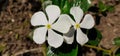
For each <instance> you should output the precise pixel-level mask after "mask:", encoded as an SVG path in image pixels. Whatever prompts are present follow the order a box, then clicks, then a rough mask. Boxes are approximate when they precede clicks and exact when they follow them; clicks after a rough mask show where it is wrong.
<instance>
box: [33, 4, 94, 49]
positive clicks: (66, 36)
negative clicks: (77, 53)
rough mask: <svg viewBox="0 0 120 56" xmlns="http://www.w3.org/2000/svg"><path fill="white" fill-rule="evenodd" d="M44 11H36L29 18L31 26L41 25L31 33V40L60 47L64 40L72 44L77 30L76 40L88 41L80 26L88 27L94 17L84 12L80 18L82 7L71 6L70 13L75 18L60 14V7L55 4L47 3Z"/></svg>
mask: <svg viewBox="0 0 120 56" xmlns="http://www.w3.org/2000/svg"><path fill="white" fill-rule="evenodd" d="M45 11H46V13H45V12H42V11H39V12H36V13H35V14H33V16H32V18H31V24H32V25H33V26H41V27H39V28H36V29H35V30H34V33H33V40H34V41H35V42H36V43H37V44H42V43H44V42H45V41H46V40H47V42H48V44H49V45H50V46H52V47H54V48H58V47H60V46H61V45H62V43H63V42H64V41H65V42H66V43H68V44H72V43H73V40H74V36H75V35H74V33H75V32H77V33H76V40H77V42H78V43H79V44H80V45H84V44H85V43H86V42H88V37H87V35H86V34H84V33H83V32H82V31H81V29H80V28H85V29H90V28H92V27H93V26H94V24H95V23H94V19H93V17H92V16H91V15H90V14H86V15H85V16H84V18H83V19H82V17H83V11H82V9H81V8H80V7H72V8H71V9H70V14H71V15H73V17H74V19H75V20H73V19H71V17H70V16H69V15H67V14H61V11H60V8H59V7H58V6H56V5H48V6H47V7H46V9H45ZM46 14H47V15H46ZM57 32H60V33H62V34H58V33H57Z"/></svg>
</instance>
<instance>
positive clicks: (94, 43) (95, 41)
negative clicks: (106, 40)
mask: <svg viewBox="0 0 120 56" xmlns="http://www.w3.org/2000/svg"><path fill="white" fill-rule="evenodd" d="M88 44H90V45H93V46H97V45H98V44H99V41H97V40H89V42H88Z"/></svg>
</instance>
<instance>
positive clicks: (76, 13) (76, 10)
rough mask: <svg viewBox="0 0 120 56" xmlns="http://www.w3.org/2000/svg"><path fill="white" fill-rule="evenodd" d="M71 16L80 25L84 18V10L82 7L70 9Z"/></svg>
mask: <svg viewBox="0 0 120 56" xmlns="http://www.w3.org/2000/svg"><path fill="white" fill-rule="evenodd" d="M70 14H72V15H73V16H74V19H75V21H76V22H77V23H80V21H81V19H82V17H83V10H82V9H81V8H80V7H72V8H71V9H70Z"/></svg>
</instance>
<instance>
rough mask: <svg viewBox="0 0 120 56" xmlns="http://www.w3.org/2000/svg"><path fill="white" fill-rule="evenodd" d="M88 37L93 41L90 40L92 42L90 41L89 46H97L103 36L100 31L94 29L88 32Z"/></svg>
mask: <svg viewBox="0 0 120 56" xmlns="http://www.w3.org/2000/svg"><path fill="white" fill-rule="evenodd" d="M93 35H94V36H93ZM88 37H91V38H92V39H91V38H90V40H89V41H88V44H90V45H93V46H97V45H98V44H99V43H100V41H101V39H102V34H101V32H100V31H99V30H97V29H95V28H93V29H90V30H88Z"/></svg>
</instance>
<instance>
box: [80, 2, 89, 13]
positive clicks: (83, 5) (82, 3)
mask: <svg viewBox="0 0 120 56" xmlns="http://www.w3.org/2000/svg"><path fill="white" fill-rule="evenodd" d="M80 7H81V8H82V9H83V11H84V12H86V11H88V9H89V7H90V4H89V3H88V1H87V0H81V3H80Z"/></svg>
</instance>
